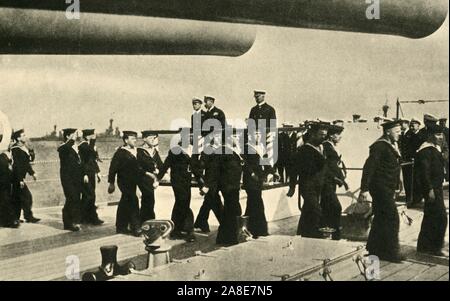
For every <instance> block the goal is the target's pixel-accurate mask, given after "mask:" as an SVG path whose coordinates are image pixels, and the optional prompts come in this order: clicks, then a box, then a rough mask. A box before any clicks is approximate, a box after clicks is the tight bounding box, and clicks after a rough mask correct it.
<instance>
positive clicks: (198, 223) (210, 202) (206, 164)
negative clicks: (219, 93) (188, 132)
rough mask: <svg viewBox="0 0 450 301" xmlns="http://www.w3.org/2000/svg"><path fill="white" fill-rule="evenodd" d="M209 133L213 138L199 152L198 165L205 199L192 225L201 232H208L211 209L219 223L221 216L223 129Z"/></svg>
mask: <svg viewBox="0 0 450 301" xmlns="http://www.w3.org/2000/svg"><path fill="white" fill-rule="evenodd" d="M209 135H212V137H213V139H212V140H211V142H210V143H208V145H205V146H204V149H203V152H202V153H201V154H200V162H201V164H200V165H201V166H202V167H203V170H204V176H203V184H202V185H201V187H200V188H201V191H202V194H203V195H204V196H205V199H204V201H203V204H202V206H201V207H200V211H199V212H198V215H197V218H196V220H195V223H194V227H195V228H196V229H200V230H201V231H202V232H203V233H208V232H210V228H209V223H208V220H209V213H210V211H211V210H212V211H213V213H214V215H215V216H216V219H217V221H218V222H219V224H221V222H222V217H223V204H222V200H221V197H220V195H219V188H220V187H219V183H220V177H221V174H220V160H221V150H222V145H223V142H222V141H223V131H217V130H215V131H214V132H213V133H211V134H209Z"/></svg>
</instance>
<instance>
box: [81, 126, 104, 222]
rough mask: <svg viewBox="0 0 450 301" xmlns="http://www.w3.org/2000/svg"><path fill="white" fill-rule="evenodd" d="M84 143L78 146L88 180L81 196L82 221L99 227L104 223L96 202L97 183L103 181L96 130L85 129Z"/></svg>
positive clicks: (85, 181) (84, 184)
mask: <svg viewBox="0 0 450 301" xmlns="http://www.w3.org/2000/svg"><path fill="white" fill-rule="evenodd" d="M82 132H83V141H82V142H81V143H80V144H79V145H78V151H79V154H80V158H81V166H82V168H83V172H84V174H85V175H86V176H87V180H86V179H84V181H83V182H84V183H83V191H82V195H81V203H82V207H81V221H82V223H86V224H91V225H95V226H99V225H101V224H103V221H102V220H101V219H100V218H99V217H98V214H97V207H96V206H95V202H96V194H95V188H96V182H99V183H100V181H101V178H100V168H99V166H98V163H97V160H98V152H97V147H96V146H95V142H96V134H95V130H94V129H85V130H83V131H82Z"/></svg>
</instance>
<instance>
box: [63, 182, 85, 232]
mask: <svg viewBox="0 0 450 301" xmlns="http://www.w3.org/2000/svg"><path fill="white" fill-rule="evenodd" d="M61 183H62V187H63V191H64V196H65V198H66V202H65V203H64V207H63V209H62V218H63V223H64V226H66V227H67V226H71V225H73V224H79V223H80V222H81V192H82V185H83V183H82V181H73V180H72V179H62V180H61Z"/></svg>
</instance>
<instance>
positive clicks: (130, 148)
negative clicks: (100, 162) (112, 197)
mask: <svg viewBox="0 0 450 301" xmlns="http://www.w3.org/2000/svg"><path fill="white" fill-rule="evenodd" d="M122 139H123V142H124V144H125V145H124V146H122V147H120V148H118V149H117V151H116V152H115V154H114V156H113V158H112V160H111V165H110V167H109V175H108V183H109V187H108V193H110V194H111V193H113V192H114V190H115V185H114V183H115V181H116V176H117V184H118V186H119V189H120V191H121V193H122V195H121V197H120V201H119V206H118V207H117V216H116V232H117V233H122V234H130V230H131V234H132V235H134V236H140V235H141V233H142V231H141V229H140V225H141V223H140V220H139V200H138V197H137V195H136V190H137V185H138V182H139V179H140V178H141V177H143V176H144V175H145V174H146V172H145V171H144V170H143V169H142V168H141V167H140V166H139V162H138V160H137V150H136V141H137V133H136V132H134V131H123V136H122ZM129 227H130V229H129Z"/></svg>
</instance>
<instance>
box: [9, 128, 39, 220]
mask: <svg viewBox="0 0 450 301" xmlns="http://www.w3.org/2000/svg"><path fill="white" fill-rule="evenodd" d="M12 138H13V140H14V142H15V143H14V145H13V146H12V147H11V154H12V157H13V162H14V163H13V178H14V183H13V198H14V205H15V206H14V207H15V213H16V218H17V219H20V215H21V211H22V210H23V215H24V218H25V221H26V222H27V223H37V222H39V221H40V219H39V218H35V217H34V216H33V212H32V210H31V208H32V206H33V196H32V195H31V192H30V190H29V189H28V186H27V184H26V183H25V177H26V175H27V174H29V175H30V176H32V177H33V179H34V180H35V181H36V176H35V172H34V170H33V168H32V167H31V164H30V163H31V162H32V161H33V159H34V158H33V156H32V154H31V153H30V150H29V148H28V147H27V145H26V136H25V131H24V130H23V129H22V130H19V131H16V132H14V133H13V137H12Z"/></svg>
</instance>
